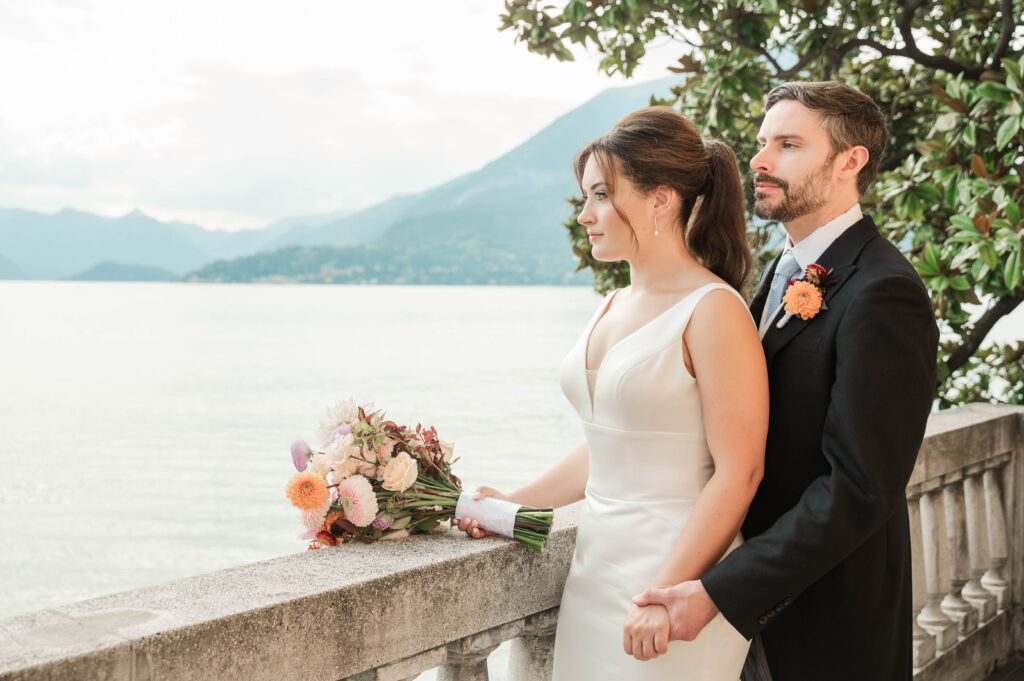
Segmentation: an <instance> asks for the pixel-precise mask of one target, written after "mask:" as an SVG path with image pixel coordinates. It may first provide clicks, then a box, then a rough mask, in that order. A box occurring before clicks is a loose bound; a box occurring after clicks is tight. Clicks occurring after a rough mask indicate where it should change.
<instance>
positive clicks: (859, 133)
mask: <svg viewBox="0 0 1024 681" xmlns="http://www.w3.org/2000/svg"><path fill="white" fill-rule="evenodd" d="M784 99H793V100H796V101H797V102H800V103H801V104H803V105H804V106H806V107H807V108H808V109H810V110H812V111H814V112H816V113H817V114H818V115H819V116H821V126H822V127H823V128H824V129H825V132H826V133H828V137H829V140H830V141H831V142H832V152H833V153H839V152H841V151H846V150H847V149H849V148H850V147H854V146H862V147H864V148H865V149H867V150H868V162H867V163H865V164H864V167H863V168H861V169H860V172H859V173H858V174H857V191H858V192H859V193H861V194H863V193H864V192H865V191H866V190H867V188H868V186H869V185H870V184H871V181H872V180H874V179H875V175H876V174H877V173H878V163H879V161H881V159H882V150H883V149H885V143H886V142H887V141H888V140H889V131H888V130H887V129H886V125H885V116H883V115H882V111H881V110H880V109H879V108H878V105H877V104H875V100H873V99H871V98H870V97H868V96H867V95H866V94H864V93H863V92H861V91H860V90H857V89H855V88H852V87H850V86H849V85H847V84H846V83H839V82H836V81H834V80H830V81H821V82H816V83H809V82H792V83H783V84H782V85H777V86H776V87H774V88H772V90H771V92H769V93H768V96H767V97H765V100H764V110H765V111H768V110H769V109H771V108H772V107H773V106H775V105H776V104H778V103H779V102H781V101H782V100H784Z"/></svg>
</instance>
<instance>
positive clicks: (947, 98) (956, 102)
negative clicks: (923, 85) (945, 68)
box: [929, 81, 971, 116]
mask: <svg viewBox="0 0 1024 681" xmlns="http://www.w3.org/2000/svg"><path fill="white" fill-rule="evenodd" d="M952 82H953V81H950V84H952ZM929 89H930V90H931V91H932V94H934V95H935V96H936V97H938V98H939V99H941V100H942V102H943V104H945V105H946V106H948V107H949V108H950V109H953V110H954V111H959V112H960V113H962V114H963V115H964V116H966V115H967V114H969V113H970V112H971V107H969V106H967V102H965V101H964V100H962V99H959V98H958V97H956V96H955V95H954V94H952V93H950V92H947V91H946V90H943V89H942V88H940V87H939V86H938V85H932V86H931V88H929Z"/></svg>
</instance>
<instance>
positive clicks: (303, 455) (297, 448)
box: [292, 439, 313, 473]
mask: <svg viewBox="0 0 1024 681" xmlns="http://www.w3.org/2000/svg"><path fill="white" fill-rule="evenodd" d="M311 456H313V452H312V451H311V450H310V449H309V445H307V444H306V441H305V440H301V439H300V440H296V441H295V442H293V443H292V463H293V464H295V470H297V471H299V472H300V473H301V472H302V471H304V470H306V464H308V463H309V459H310V457H311Z"/></svg>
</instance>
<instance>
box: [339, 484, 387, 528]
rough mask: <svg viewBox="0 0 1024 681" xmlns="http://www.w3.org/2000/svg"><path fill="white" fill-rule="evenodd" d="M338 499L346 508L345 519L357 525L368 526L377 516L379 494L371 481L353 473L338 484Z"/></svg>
mask: <svg viewBox="0 0 1024 681" xmlns="http://www.w3.org/2000/svg"><path fill="white" fill-rule="evenodd" d="M337 489H338V499H339V500H340V501H341V507H342V508H343V509H344V510H345V520H347V521H349V522H350V523H352V524H353V525H355V526H356V527H366V526H367V525H369V524H370V523H372V522H373V519H374V518H375V517H376V516H377V495H376V494H374V493H373V487H371V486H370V481H369V480H367V479H366V478H364V477H363V476H361V475H353V476H352V477H351V478H346V479H345V480H342V481H341V482H340V483H339V484H338V488H337Z"/></svg>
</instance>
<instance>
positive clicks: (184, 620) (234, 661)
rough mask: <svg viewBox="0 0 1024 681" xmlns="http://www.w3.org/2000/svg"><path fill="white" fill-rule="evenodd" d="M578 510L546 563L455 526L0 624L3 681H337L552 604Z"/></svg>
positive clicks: (568, 517) (557, 534)
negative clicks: (456, 528) (193, 680)
mask: <svg viewBox="0 0 1024 681" xmlns="http://www.w3.org/2000/svg"><path fill="white" fill-rule="evenodd" d="M577 517H578V508H577V507H569V508H565V509H559V510H558V511H556V514H555V526H554V528H553V531H552V535H551V538H550V539H549V541H548V545H547V548H546V549H545V551H544V554H543V555H540V556H538V555H536V554H534V553H533V552H531V551H529V550H528V549H526V548H525V547H524V546H522V545H520V544H519V543H518V542H513V541H512V540H509V539H505V538H502V537H489V538H487V539H480V540H471V539H469V538H468V537H466V536H465V535H464V534H462V533H460V532H458V531H456V530H449V531H448V532H445V533H439V534H435V535H430V536H419V537H412V538H409V539H407V540H405V541H400V542H393V543H390V542H384V543H380V544H376V545H372V546H365V545H360V544H349V545H346V546H342V547H337V548H328V549H321V550H319V551H304V552H302V553H298V554H293V555H289V556H283V557H281V558H276V559H273V560H268V561H264V562H261V563H254V564H251V565H243V566H240V567H236V568H231V569H228V570H221V571H219V572H214V573H210V574H205V575H199V576H197V577H191V578H188V579H182V580H179V581H176V582H169V583H167V584H161V585H159V586H154V587H150V588H146V589H138V590H135V591H127V592H124V593H119V594H113V595H110V596H104V597H101V598H95V599H92V600H88V601H82V602H79V603H73V604H70V605H67V606H64V607H60V608H54V609H50V610H43V611H39V612H35V613H30V614H27V615H21V616H18V617H14V618H11V619H7V620H3V621H0V680H2V681H15V680H17V681H29V680H32V681H37V680H38V681H43V680H46V681H50V680H52V681H72V680H74V679H82V680H83V681H84V680H86V679H88V680H93V679H104V680H110V681H121V680H124V681H129V680H131V681H141V680H143V679H161V681H166V680H174V681H186V680H192V679H218V680H224V681H228V680H230V679H239V680H243V679H244V680H245V681H261V680H263V679H266V680H267V681H271V680H272V681H289V680H292V679H294V680H296V681H299V680H302V681H338V679H341V678H344V677H347V676H353V675H355V674H358V673H361V672H363V671H365V670H368V669H373V668H376V667H382V666H385V665H391V664H394V663H397V662H400V661H402V660H405V659H406V658H411V657H413V656H418V655H419V654H421V653H428V652H429V651H432V650H434V649H437V648H441V647H443V646H446V645H447V644H449V643H451V642H454V641H459V640H461V639H463V638H465V637H467V636H470V635H473V634H477V633H480V632H485V631H487V630H491V629H494V628H495V627H499V626H501V625H504V624H507V623H510V622H515V621H517V620H521V619H523V618H525V617H527V616H529V615H533V614H535V613H539V612H542V611H545V610H549V609H551V608H554V607H557V606H558V603H559V600H560V598H561V592H562V585H563V583H564V581H565V576H566V574H567V573H568V570H569V560H570V558H571V556H572V550H573V546H574V545H575V540H576V522H577Z"/></svg>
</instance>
